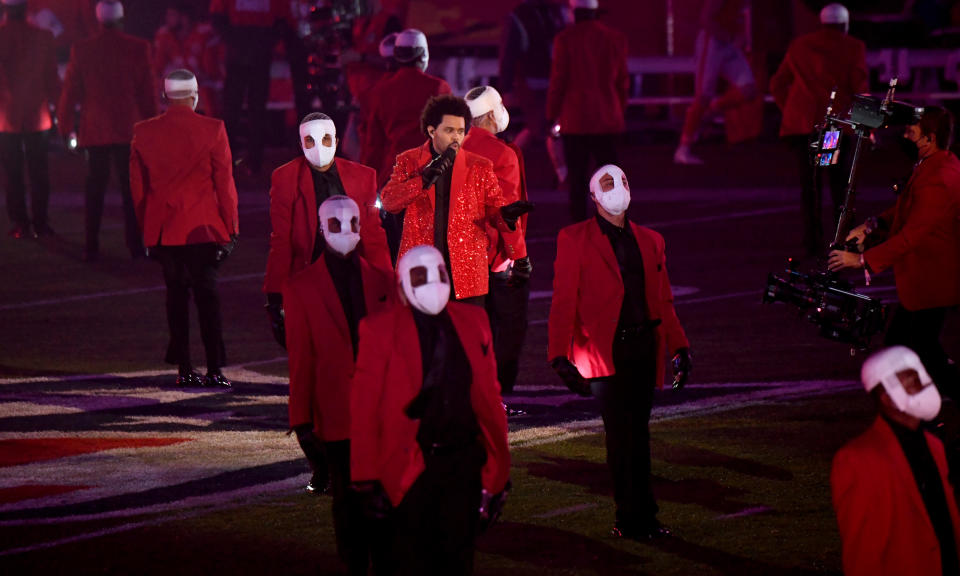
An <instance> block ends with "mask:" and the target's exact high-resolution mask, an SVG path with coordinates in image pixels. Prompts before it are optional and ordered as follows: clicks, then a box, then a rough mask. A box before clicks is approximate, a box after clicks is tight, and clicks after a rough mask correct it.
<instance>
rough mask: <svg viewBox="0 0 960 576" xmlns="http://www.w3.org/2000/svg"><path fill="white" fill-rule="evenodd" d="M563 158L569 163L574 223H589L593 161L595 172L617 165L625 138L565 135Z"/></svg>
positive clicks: (610, 135) (608, 135)
mask: <svg viewBox="0 0 960 576" xmlns="http://www.w3.org/2000/svg"><path fill="white" fill-rule="evenodd" d="M561 136H562V137H563V154H564V156H565V157H566V161H567V185H568V186H569V187H570V221H571V222H580V221H581V220H586V218H587V214H588V210H587V203H588V202H589V201H590V177H591V176H592V175H593V173H592V172H591V171H590V159H591V158H593V159H594V160H595V164H594V170H596V169H597V168H599V167H601V166H604V165H606V164H616V163H617V147H618V146H619V144H620V139H621V138H622V135H621V134H563V133H561Z"/></svg>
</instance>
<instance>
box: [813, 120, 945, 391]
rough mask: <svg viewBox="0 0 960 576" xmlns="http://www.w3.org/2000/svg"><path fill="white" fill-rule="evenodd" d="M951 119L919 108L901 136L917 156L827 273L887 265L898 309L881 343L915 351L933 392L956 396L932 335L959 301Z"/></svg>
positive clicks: (937, 339)
mask: <svg viewBox="0 0 960 576" xmlns="http://www.w3.org/2000/svg"><path fill="white" fill-rule="evenodd" d="M952 136H953V117H952V116H951V115H950V113H949V112H948V111H947V110H945V109H943V108H939V107H928V108H925V109H924V111H923V114H922V116H921V118H920V121H919V122H918V123H916V124H913V125H911V126H908V127H907V129H906V131H905V133H904V137H905V138H906V139H907V140H908V141H909V142H911V143H912V145H914V146H915V147H916V149H917V151H918V157H919V160H918V161H917V164H916V166H915V167H914V169H913V173H912V174H911V176H910V179H909V180H908V181H907V184H906V187H905V188H904V189H903V191H902V192H900V194H899V196H898V197H897V201H896V203H895V204H894V205H893V206H892V207H891V208H889V209H887V210H886V211H884V212H883V213H882V214H880V215H879V216H876V217H873V218H868V219H867V221H866V222H865V223H864V224H861V225H860V226H857V227H856V228H854V229H853V230H851V231H850V233H849V234H848V235H847V241H851V240H855V241H856V243H857V245H858V246H860V247H861V250H863V248H864V247H865V241H866V240H867V239H868V238H869V239H870V242H869V243H870V244H872V243H874V242H875V241H876V242H878V243H876V245H874V246H873V247H872V248H867V249H866V250H864V251H863V252H860V253H858V252H847V251H843V250H835V251H833V252H831V253H830V259H829V261H828V267H829V269H830V270H832V271H838V270H843V269H863V270H864V274H865V278H866V279H867V281H869V276H870V274H876V273H880V272H883V271H884V270H887V269H888V268H893V276H894V279H895V281H896V284H897V297H898V298H899V300H900V302H899V306H898V307H897V308H896V309H895V310H894V312H893V318H892V319H891V321H890V324H889V327H888V329H887V333H886V335H885V338H884V344H885V345H887V346H892V345H897V344H899V345H903V346H907V347H909V348H911V349H912V350H914V351H915V352H916V353H917V354H919V355H920V359H921V360H922V361H923V364H924V365H925V366H926V367H927V369H928V370H929V371H930V373H931V374H932V375H933V380H934V382H936V383H937V386H938V387H939V389H940V392H941V393H943V394H944V395H946V396H949V397H951V398H954V399H956V398H957V394H958V392H960V374H958V372H957V368H956V366H955V365H952V364H950V362H949V360H948V358H947V354H946V352H944V349H943V345H942V344H941V343H940V332H941V330H942V328H943V324H944V319H945V317H946V314H947V312H948V311H949V310H950V309H952V308H954V307H956V306H957V305H958V304H960V160H957V157H956V156H954V154H953V153H952V152H950V150H949V148H950V143H951V141H952Z"/></svg>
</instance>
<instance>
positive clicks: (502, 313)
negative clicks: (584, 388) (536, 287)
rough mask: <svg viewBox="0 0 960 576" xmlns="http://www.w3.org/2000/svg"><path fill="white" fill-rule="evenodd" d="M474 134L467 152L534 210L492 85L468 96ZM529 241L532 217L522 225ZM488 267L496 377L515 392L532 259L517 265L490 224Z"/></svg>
mask: <svg viewBox="0 0 960 576" xmlns="http://www.w3.org/2000/svg"><path fill="white" fill-rule="evenodd" d="M466 101H467V105H468V106H470V115H471V116H473V120H472V125H473V126H472V129H471V130H470V133H469V134H467V137H466V138H464V139H463V149H464V150H469V151H470V152H474V153H476V154H479V155H481V156H483V157H484V158H486V159H488V160H490V161H491V162H493V171H494V173H495V174H496V175H497V181H498V182H499V184H500V191H501V192H502V194H503V201H504V203H506V204H514V203H515V202H519V203H521V204H515V205H516V206H521V205H522V206H524V207H527V208H529V207H530V206H529V204H528V203H527V189H526V188H527V183H526V176H525V174H524V169H523V154H522V152H521V151H520V149H519V148H517V147H515V146H513V145H511V144H510V143H507V142H504V141H502V140H500V139H498V138H497V136H496V135H497V134H499V133H501V132H503V131H504V130H506V129H507V126H508V125H509V124H510V114H509V112H507V108H506V107H505V106H504V105H503V99H501V98H500V94H499V93H498V92H497V91H496V90H495V89H494V88H492V87H490V86H479V87H477V88H473V89H472V90H470V91H469V92H467V94H466ZM517 229H518V230H519V231H520V233H521V234H523V235H524V236H525V235H526V229H527V216H526V214H524V215H523V216H521V217H520V219H519V221H518V223H517ZM486 230H487V239H488V241H489V244H488V246H487V264H488V265H489V266H490V291H489V292H488V293H487V302H486V307H487V314H488V315H489V316H490V329H491V331H492V332H493V343H494V348H495V350H496V356H497V377H498V380H499V381H500V386H501V387H502V389H503V392H504V393H507V392H511V391H512V390H513V386H514V384H515V382H516V380H517V371H518V369H519V367H520V364H519V362H520V352H521V350H522V349H523V341H524V339H525V337H526V333H527V303H528V301H529V299H530V283H529V280H530V273H531V272H532V271H533V266H532V265H531V264H530V258H529V257H527V258H521V259H519V260H517V261H513V260H512V259H510V257H509V256H507V254H506V244H505V241H504V238H502V237H501V235H500V231H499V230H498V229H497V228H496V227H495V226H493V225H491V224H490V223H489V222H487V223H486Z"/></svg>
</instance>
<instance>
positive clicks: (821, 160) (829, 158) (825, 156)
mask: <svg viewBox="0 0 960 576" xmlns="http://www.w3.org/2000/svg"><path fill="white" fill-rule="evenodd" d="M836 158H837V153H836V152H821V153H819V154H817V165H818V166H830V165H833V164H836V163H837V160H836Z"/></svg>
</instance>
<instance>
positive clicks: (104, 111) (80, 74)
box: [57, 0, 157, 262]
mask: <svg viewBox="0 0 960 576" xmlns="http://www.w3.org/2000/svg"><path fill="white" fill-rule="evenodd" d="M97 19H98V20H99V21H100V24H101V26H102V30H101V31H100V33H99V34H97V35H96V36H94V37H92V38H89V39H85V40H81V41H79V42H77V43H76V44H75V45H74V46H73V50H72V51H71V54H70V63H69V64H68V65H67V74H66V77H65V78H64V84H63V92H62V93H61V94H60V106H59V107H58V112H59V121H58V123H57V125H58V127H59V129H60V133H61V134H62V135H63V136H64V138H74V139H76V142H77V146H79V147H80V148H82V149H84V150H85V151H86V153H87V154H86V155H87V168H88V174H87V183H86V201H85V202H84V213H85V219H84V222H85V228H86V244H85V248H84V251H83V259H84V260H85V261H88V262H89V261H93V260H96V259H97V258H98V257H99V254H100V219H101V218H102V217H103V199H104V195H105V194H106V191H107V185H108V184H109V182H110V166H111V164H112V165H113V166H114V170H115V172H116V174H117V180H118V183H119V184H120V196H121V198H122V199H123V214H124V224H125V230H126V244H127V249H128V250H129V251H130V255H131V256H132V257H134V258H142V257H143V240H142V239H141V238H140V230H139V229H138V228H137V216H136V214H134V211H133V201H132V200H131V198H130V174H129V166H130V139H131V138H132V137H133V125H134V124H136V123H137V122H139V121H141V120H145V119H147V118H151V117H153V116H155V115H156V114H157V106H156V93H155V92H154V79H153V74H151V72H150V44H148V43H147V42H146V41H145V40H141V39H139V38H136V37H133V36H130V35H128V34H124V33H123V32H122V29H123V4H121V3H120V2H108V1H106V0H104V1H102V2H99V3H98V4H97ZM78 107H79V109H80V115H79V122H78V117H77V108H78ZM78 124H79V126H78Z"/></svg>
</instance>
